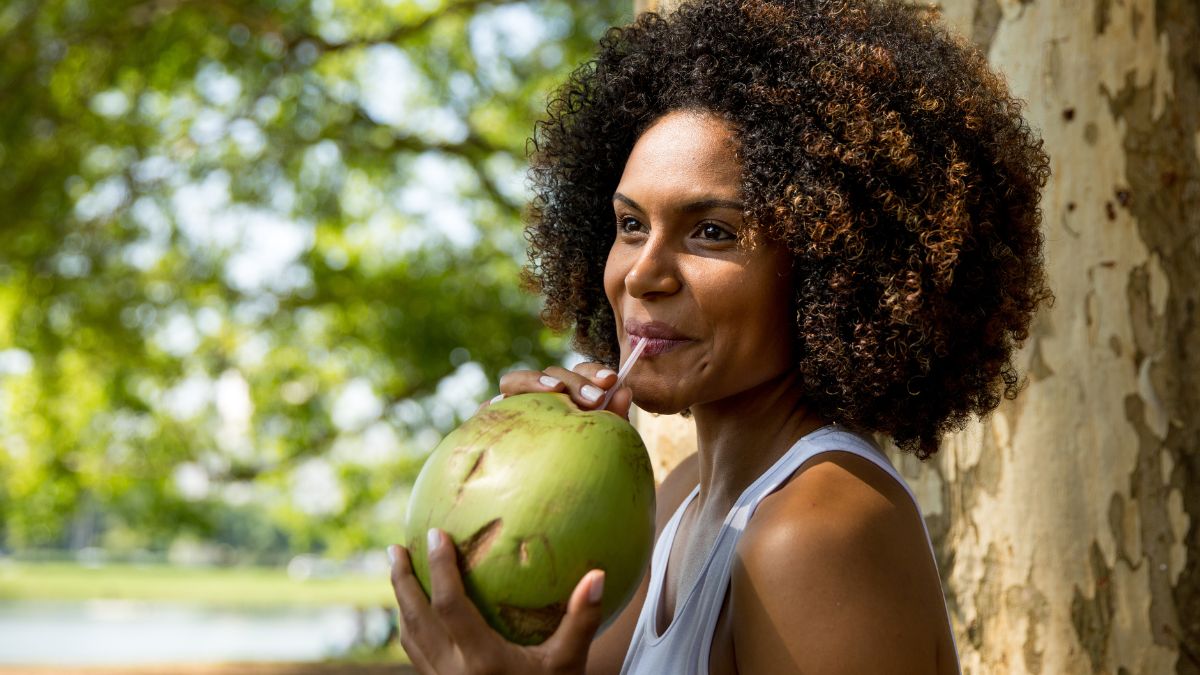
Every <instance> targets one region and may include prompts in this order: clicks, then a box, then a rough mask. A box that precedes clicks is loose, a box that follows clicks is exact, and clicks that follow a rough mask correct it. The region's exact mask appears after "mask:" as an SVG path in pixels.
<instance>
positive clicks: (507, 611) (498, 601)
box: [405, 394, 654, 645]
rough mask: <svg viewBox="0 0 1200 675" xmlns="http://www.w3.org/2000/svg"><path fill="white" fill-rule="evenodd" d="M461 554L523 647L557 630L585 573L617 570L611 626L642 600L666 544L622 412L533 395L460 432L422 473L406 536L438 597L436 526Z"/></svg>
mask: <svg viewBox="0 0 1200 675" xmlns="http://www.w3.org/2000/svg"><path fill="white" fill-rule="evenodd" d="M432 527H436V528H439V529H442V530H444V531H445V532H446V533H448V534H449V535H450V538H451V539H452V540H453V541H454V544H455V546H456V547H457V549H458V560H459V568H460V571H461V572H462V575H463V584H464V586H465V588H466V591H467V595H468V596H470V598H471V600H472V601H474V603H475V605H476V606H477V607H478V608H479V610H480V612H481V613H482V614H483V616H484V618H485V619H486V620H487V621H488V623H489V624H490V625H491V626H492V627H493V628H495V629H496V630H497V631H498V632H499V633H500V634H501V635H503V636H505V637H506V638H508V639H509V640H510V641H512V642H516V643H518V644H524V645H531V644H538V643H541V642H542V641H544V640H545V639H546V638H547V637H549V636H550V635H551V634H552V633H553V632H554V630H555V629H556V628H557V627H558V625H559V623H560V621H561V620H562V617H563V615H564V614H565V613H566V609H567V601H568V599H569V598H570V596H571V591H572V590H574V588H575V585H576V584H578V583H579V580H580V579H581V578H582V577H583V575H584V574H586V573H587V572H588V571H589V570H592V569H602V570H604V572H605V585H604V599H603V602H602V610H603V614H604V620H605V621H606V622H607V621H608V620H609V619H610V618H612V617H613V616H615V615H616V613H617V612H618V611H620V609H621V608H622V607H624V606H625V604H626V603H627V602H629V599H630V598H631V597H632V596H633V593H634V591H635V590H636V589H637V586H638V584H639V583H640V581H641V578H642V573H643V572H644V570H645V569H646V565H647V563H648V561H649V557H650V552H651V549H652V548H653V542H654V476H653V472H652V470H651V467H650V458H649V455H648V454H647V452H646V446H645V445H644V444H643V443H642V439H641V436H639V435H638V433H637V430H636V429H634V428H633V426H631V425H630V424H629V423H628V422H626V421H625V420H624V419H623V418H621V417H620V416H618V415H616V414H613V413H611V412H608V411H584V410H580V409H579V408H578V407H576V406H575V404H574V403H572V402H571V400H570V399H569V398H568V397H567V396H566V395H565V394H521V395H519V396H512V397H509V398H505V399H503V400H500V401H498V402H496V403H493V404H491V405H490V406H488V407H486V408H484V409H483V410H482V411H481V412H479V413H478V414H476V415H475V416H474V417H472V418H471V419H469V420H467V421H466V422H464V423H463V425H462V426H460V427H459V428H457V429H455V430H454V431H452V432H450V434H449V435H447V436H446V437H445V438H444V439H443V440H442V442H441V443H440V444H438V446H437V448H435V449H434V451H433V454H432V455H430V457H429V459H428V460H427V461H426V463H425V466H424V467H423V468H422V469H421V473H420V475H419V476H418V477H417V481H416V483H415V484H414V486H413V491H412V497H411V499H410V501H409V507H408V517H407V519H406V522H405V532H406V535H407V540H408V548H409V551H410V552H411V558H412V565H413V571H414V573H415V574H416V577H417V579H418V580H419V581H420V583H421V585H422V586H423V587H424V589H425V592H426V593H427V594H428V593H429V591H430V584H429V564H428V559H427V545H426V538H425V533H426V532H427V531H428V530H429V528H432Z"/></svg>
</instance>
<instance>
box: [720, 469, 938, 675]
mask: <svg viewBox="0 0 1200 675" xmlns="http://www.w3.org/2000/svg"><path fill="white" fill-rule="evenodd" d="M731 588H732V593H733V597H732V600H733V604H732V609H733V614H734V618H735V620H734V621H733V622H732V625H733V633H734V644H735V654H736V657H737V665H738V670H739V671H740V672H744V673H747V672H774V673H789V672H796V673H800V672H816V673H830V674H847V675H848V674H850V673H881V672H887V673H896V674H904V673H914V674H915V673H931V672H935V671H936V670H937V666H936V664H937V663H938V661H939V652H941V651H942V650H940V649H939V646H941V645H942V644H943V643H944V640H945V638H946V637H948V630H949V628H948V626H946V621H945V608H944V604H943V600H942V595H941V587H940V581H939V579H938V576H937V571H936V567H935V565H934V563H933V559H932V557H931V555H930V552H929V546H928V544H927V543H926V540H925V534H924V530H923V527H922V525H921V521H920V514H919V513H918V512H917V510H916V508H915V506H914V505H913V503H912V500H911V499H910V498H909V496H908V493H907V492H906V491H905V489H904V487H903V486H902V485H900V484H899V483H897V482H896V481H895V480H894V479H893V478H892V477H891V476H889V475H888V474H887V473H886V472H885V471H884V470H883V469H881V468H879V467H878V466H876V465H875V464H873V463H872V462H870V461H869V460H867V459H864V458H862V457H859V456H857V455H854V454H851V453H843V452H833V453H823V454H822V455H819V456H818V457H816V458H814V459H813V460H810V462H808V463H806V464H805V466H803V467H801V470H800V471H799V472H798V473H797V475H796V476H795V477H794V478H793V479H792V480H791V481H789V482H788V483H787V484H786V485H785V486H784V487H783V488H781V489H780V490H779V491H778V492H776V493H775V494H773V495H771V496H770V497H768V498H767V499H764V500H763V502H762V503H761V505H760V506H759V509H758V511H757V512H756V513H755V515H754V518H752V519H751V521H750V524H749V525H748V527H747V529H746V532H745V534H744V535H743V537H742V538H741V540H740V541H739V542H738V550H737V557H736V559H735V562H734V569H733V570H732V573H731ZM867 644H869V645H870V649H864V646H865V645H867ZM943 660H944V657H943Z"/></svg>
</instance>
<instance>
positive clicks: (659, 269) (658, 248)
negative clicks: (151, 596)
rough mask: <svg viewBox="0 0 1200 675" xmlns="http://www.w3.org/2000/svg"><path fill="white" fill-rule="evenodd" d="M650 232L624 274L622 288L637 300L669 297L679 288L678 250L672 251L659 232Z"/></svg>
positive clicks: (680, 283) (680, 285)
mask: <svg viewBox="0 0 1200 675" xmlns="http://www.w3.org/2000/svg"><path fill="white" fill-rule="evenodd" d="M656 235H657V233H655V234H651V236H650V237H649V239H647V240H646V243H645V245H643V246H642V247H641V250H640V251H639V252H638V257H637V259H636V260H634V262H633V265H632V266H630V268H629V271H628V272H626V273H625V290H626V291H627V292H628V293H629V295H631V296H633V297H635V298H639V299H650V298H654V297H660V296H669V295H672V294H674V293H676V292H678V291H679V289H680V287H682V285H683V283H682V281H681V280H680V278H679V265H678V260H677V252H675V251H672V250H671V248H670V247H669V246H668V243H667V242H666V241H665V240H664V238H663V237H662V236H661V235H657V236H656Z"/></svg>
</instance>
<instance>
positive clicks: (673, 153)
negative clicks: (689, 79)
mask: <svg viewBox="0 0 1200 675" xmlns="http://www.w3.org/2000/svg"><path fill="white" fill-rule="evenodd" d="M736 148H737V144H736V140H735V138H734V135H733V131H732V129H731V128H730V127H729V125H728V124H727V123H726V122H724V121H723V120H721V119H720V118H718V117H716V116H714V115H712V114H709V113H698V112H691V111H680V112H672V113H668V114H667V115H664V116H663V117H662V118H660V119H659V120H658V121H656V122H655V123H654V124H653V125H651V126H650V127H649V128H648V129H646V131H645V132H644V133H643V134H642V135H641V137H640V138H638V140H637V143H635V144H634V146H633V150H632V151H631V152H630V153H629V159H628V160H626V163H625V171H624V172H623V173H622V174H621V183H620V186H619V187H618V190H619V191H620V192H622V193H624V194H630V192H638V193H640V194H641V195H642V196H643V197H646V196H647V194H648V193H650V192H653V193H654V194H656V195H663V196H666V195H677V196H679V197H681V198H683V197H687V196H723V197H729V198H734V197H736V196H737V194H738V192H739V188H740V186H741V166H740V164H739V163H738V161H737V156H736ZM636 198H637V197H635V199H636Z"/></svg>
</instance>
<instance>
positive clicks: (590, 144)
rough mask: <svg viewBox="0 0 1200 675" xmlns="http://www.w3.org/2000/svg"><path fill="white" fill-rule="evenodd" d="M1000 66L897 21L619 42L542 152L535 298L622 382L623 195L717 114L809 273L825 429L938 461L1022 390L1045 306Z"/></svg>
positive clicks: (802, 340) (701, 14) (562, 92)
mask: <svg viewBox="0 0 1200 675" xmlns="http://www.w3.org/2000/svg"><path fill="white" fill-rule="evenodd" d="M1021 106H1022V103H1021V101H1019V100H1017V99H1015V98H1013V97H1012V96H1011V95H1010V94H1009V92H1008V88H1007V85H1006V84H1005V82H1004V80H1003V79H1002V77H1000V76H998V75H997V74H995V73H993V72H992V71H991V70H990V69H989V67H988V64H987V60H986V58H985V57H984V56H983V55H982V54H981V53H980V52H979V51H978V50H977V49H975V48H974V47H973V46H971V45H970V44H969V43H967V42H966V41H965V40H963V39H962V38H959V37H956V36H954V35H952V34H951V33H949V32H948V31H947V30H946V29H945V28H944V27H942V26H941V25H940V24H939V23H938V18H937V16H936V13H935V12H933V11H932V10H930V9H927V8H920V7H915V6H912V5H909V4H906V3H904V2H901V1H900V0H697V1H693V2H689V3H687V4H684V5H683V6H681V7H680V8H679V9H678V10H677V11H675V12H674V13H672V14H670V15H669V16H666V17H663V16H660V15H657V14H654V13H646V14H642V15H640V16H639V17H638V18H637V20H636V21H635V22H634V23H632V24H630V25H628V26H625V27H620V28H611V29H609V31H608V32H607V33H606V34H605V35H604V37H603V38H602V39H601V40H600V43H599V49H598V52H597V54H596V56H595V58H594V59H592V60H591V61H589V62H587V63H585V64H584V65H583V66H581V67H579V68H578V69H576V70H575V71H574V72H573V73H572V74H571V76H570V77H569V79H568V80H567V82H566V83H564V84H563V85H562V87H561V88H559V89H558V90H557V91H556V92H555V93H554V94H553V95H552V96H551V97H550V103H549V105H548V108H547V115H546V117H545V118H544V119H542V120H541V121H539V122H538V123H537V125H536V127H535V131H534V137H533V138H532V139H531V141H530V142H531V146H532V153H531V168H530V174H529V175H530V182H531V184H532V187H533V191H534V198H533V201H532V203H531V205H530V213H529V218H530V220H529V225H528V227H527V230H526V237H527V238H528V240H529V243H530V254H529V255H530V264H529V266H528V268H527V269H526V281H527V283H528V284H529V285H530V286H531V288H533V289H534V290H535V291H537V292H540V293H542V294H543V295H544V296H545V309H544V312H543V318H544V320H545V321H546V323H547V324H548V325H549V326H551V327H552V328H555V329H558V330H567V329H570V328H572V327H574V338H575V339H574V344H575V347H576V348H577V349H578V350H579V351H580V352H581V353H583V354H585V355H587V356H589V357H591V358H594V359H596V360H599V361H602V362H605V363H608V364H610V365H613V364H614V362H615V361H616V360H617V359H618V355H619V345H618V344H617V333H616V327H615V325H614V318H613V312H612V308H611V307H610V306H609V304H608V301H607V299H606V297H605V293H604V288H603V275H604V264H605V260H606V258H607V254H608V250H609V248H610V247H611V245H612V243H613V239H614V236H615V227H614V226H613V224H612V195H613V191H614V190H615V189H616V186H617V184H618V181H619V179H620V177H621V174H622V171H623V169H624V166H625V162H626V159H627V158H628V156H629V154H630V151H631V150H632V148H633V145H634V143H635V142H636V140H637V139H638V137H639V135H640V134H641V133H642V132H643V131H645V130H646V129H647V128H648V127H649V126H650V125H651V124H652V123H653V122H655V121H656V120H657V119H659V118H660V117H662V116H663V115H664V114H666V113H668V112H671V111H675V110H702V111H707V112H709V113H712V114H715V115H717V116H719V117H720V118H722V119H723V120H725V121H726V122H728V123H729V125H730V126H731V127H732V128H733V129H734V134H735V139H736V141H737V144H738V146H739V147H738V150H737V153H738V160H739V161H740V162H741V165H742V167H743V176H742V191H743V198H744V200H745V202H746V211H745V214H744V216H745V218H746V222H747V223H750V224H752V226H753V227H755V228H758V229H759V230H760V231H761V232H763V233H764V234H765V235H766V236H767V237H769V238H771V239H772V240H773V241H776V242H779V243H781V244H782V245H785V246H786V247H787V248H788V249H789V250H790V251H791V252H792V255H793V257H794V269H795V274H794V280H793V284H794V289H795V294H794V302H795V308H796V333H795V335H794V336H793V339H794V341H795V345H796V351H795V353H796V354H797V355H798V356H797V362H796V364H795V365H796V368H797V369H798V372H799V373H800V375H801V377H802V381H803V383H804V386H805V387H806V395H807V402H808V404H809V405H810V407H811V408H812V409H813V410H814V411H817V412H819V413H820V414H822V415H823V416H825V417H826V418H828V419H831V420H834V421H837V422H839V423H842V424H845V425H847V426H851V427H855V428H859V429H862V430H866V431H873V432H881V433H885V434H887V435H889V436H891V438H892V439H893V440H894V441H895V442H896V444H897V445H898V446H899V447H900V448H901V449H902V450H905V451H907V452H913V453H915V454H916V455H917V456H918V457H920V458H921V459H926V458H928V457H929V456H931V455H933V454H934V453H935V452H937V449H938V439H939V438H940V437H941V435H942V434H944V433H947V432H949V431H953V430H957V429H961V428H962V427H963V425H965V423H966V422H967V421H968V419H969V418H970V416H971V415H972V414H974V415H979V416H983V415H986V414H987V413H989V412H990V411H991V410H992V409H994V408H995V407H996V406H997V405H999V403H1000V400H1001V397H1002V396H1003V397H1005V398H1009V399H1011V398H1014V397H1015V396H1016V395H1017V392H1018V391H1019V389H1020V388H1021V385H1022V382H1021V379H1020V378H1019V377H1018V374H1017V372H1016V370H1015V368H1014V366H1013V364H1012V355H1013V351H1014V349H1015V348H1016V347H1018V346H1019V345H1020V344H1021V343H1022V342H1023V341H1024V340H1025V339H1026V338H1027V337H1028V329H1029V324H1030V321H1031V319H1032V317H1033V314H1034V311H1035V310H1036V309H1037V307H1038V305H1039V304H1040V303H1042V302H1043V301H1052V299H1053V297H1052V294H1051V293H1050V291H1049V289H1048V287H1047V285H1046V280H1045V272H1044V263H1043V258H1042V235H1041V232H1040V229H1039V224H1040V222H1041V217H1042V214H1041V211H1040V209H1039V208H1038V199H1039V195H1040V192H1041V189H1042V187H1043V186H1044V185H1045V183H1046V180H1047V178H1048V177H1049V173H1050V171H1049V160H1048V158H1047V156H1046V154H1045V152H1044V151H1043V149H1042V142H1041V139H1040V138H1038V137H1037V135H1036V134H1035V133H1034V132H1033V131H1031V130H1030V128H1029V126H1028V125H1027V124H1026V122H1025V120H1024V119H1023V118H1022V116H1021Z"/></svg>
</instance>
